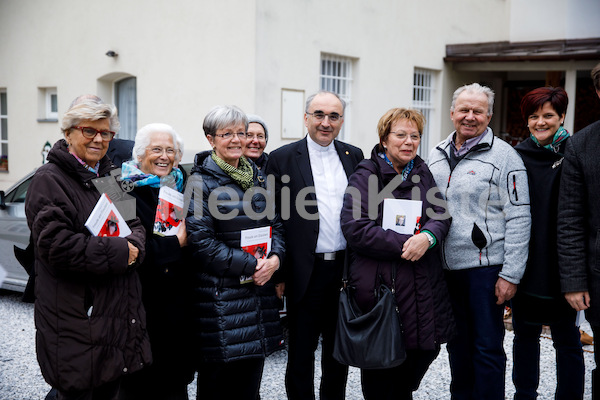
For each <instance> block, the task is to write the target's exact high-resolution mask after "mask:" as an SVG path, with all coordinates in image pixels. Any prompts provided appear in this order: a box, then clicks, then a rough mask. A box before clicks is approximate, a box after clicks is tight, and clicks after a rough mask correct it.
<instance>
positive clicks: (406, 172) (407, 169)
mask: <svg viewBox="0 0 600 400" xmlns="http://www.w3.org/2000/svg"><path fill="white" fill-rule="evenodd" d="M377 155H378V156H379V157H381V158H383V159H384V160H385V162H386V163H387V165H389V166H390V167H392V169H393V168H394V164H392V162H391V161H390V159H389V158H388V156H387V154H385V153H377ZM414 166H415V159H414V158H413V159H412V160H410V161H409V162H408V164H406V166H405V167H404V168H403V169H402V174H401V175H402V182H404V181H405V180H407V179H408V175H410V171H412V169H413V167H414Z"/></svg>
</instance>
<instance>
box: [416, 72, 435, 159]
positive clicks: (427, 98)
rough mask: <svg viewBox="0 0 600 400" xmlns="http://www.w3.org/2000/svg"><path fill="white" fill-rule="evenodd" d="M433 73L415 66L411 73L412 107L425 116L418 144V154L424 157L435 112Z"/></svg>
mask: <svg viewBox="0 0 600 400" xmlns="http://www.w3.org/2000/svg"><path fill="white" fill-rule="evenodd" d="M433 90H434V75H433V71H430V70H426V69H421V68H415V70H414V74H413V101H412V106H413V108H415V109H417V110H419V111H421V113H423V116H425V121H426V123H425V126H424V127H423V139H422V140H421V145H420V146H419V155H420V156H421V158H423V159H426V158H427V156H428V154H427V152H428V151H429V138H430V137H431V128H430V127H431V122H432V121H431V119H432V117H433V115H434V114H435V110H434V107H433Z"/></svg>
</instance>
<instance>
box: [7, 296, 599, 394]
mask: <svg viewBox="0 0 600 400" xmlns="http://www.w3.org/2000/svg"><path fill="white" fill-rule="evenodd" d="M0 327H1V328H0V400H41V399H44V396H45V394H46V393H47V392H48V390H49V389H50V387H49V386H48V384H46V382H45V381H44V379H43V378H42V375H41V373H40V369H39V367H38V364H37V360H36V358H35V346H34V336H35V329H34V324H33V305H32V304H26V303H22V302H21V301H20V295H19V294H16V293H11V292H7V291H2V290H0ZM582 329H583V330H585V331H586V332H588V333H589V334H591V329H590V328H589V324H587V322H585V321H584V323H583V324H582ZM512 339H513V333H512V332H511V331H508V330H507V331H506V338H505V340H504V348H505V350H506V354H507V356H508V363H507V370H508V372H507V374H506V398H507V399H509V398H512V397H513V394H514V387H513V384H512V381H511V377H510V370H511V366H512V355H511V351H512V350H511V349H512ZM541 345H542V349H541V353H542V356H541V358H542V360H541V363H540V368H541V374H542V376H541V379H540V387H539V390H538V392H539V393H540V396H539V397H538V399H539V400H550V399H553V398H554V388H555V385H556V367H555V355H554V348H553V347H552V340H550V339H546V338H542V339H541ZM584 348H585V350H586V351H585V352H584V356H585V366H586V382H585V393H586V397H585V398H586V399H590V398H591V395H590V393H591V382H590V380H591V378H590V371H591V370H592V369H593V368H594V366H595V363H594V357H593V356H594V355H593V353H591V351H592V350H593V349H592V346H585V347H584ZM317 353H318V352H317ZM285 364H286V352H285V351H280V352H278V353H275V354H273V355H272V356H270V357H269V358H268V359H267V362H266V363H265V370H264V376H263V382H262V386H261V399H262V400H281V399H285V398H286V397H285V390H284V387H283V382H284V373H285ZM318 365H319V364H318V363H317V368H315V369H316V374H315V382H316V383H317V382H318V379H320V369H319V367H318ZM449 384H450V371H449V368H448V355H447V352H446V349H445V347H444V348H442V351H441V353H440V355H439V357H438V358H437V359H436V360H435V361H434V362H433V364H432V365H431V367H430V369H429V371H428V372H427V374H426V375H425V377H424V379H423V381H422V383H421V387H420V388H419V390H418V391H417V392H415V395H414V399H415V400H426V399H427V400H429V399H440V400H441V399H450V394H449V389H448V388H449ZM316 385H317V387H318V383H317V384H316ZM195 392H196V385H195V383H194V384H192V385H190V387H189V393H190V399H194V398H195V395H194V394H195ZM346 398H347V399H349V400H359V399H362V398H363V397H362V394H361V390H360V373H359V371H358V370H357V369H356V368H350V374H349V377H348V386H347V396H346Z"/></svg>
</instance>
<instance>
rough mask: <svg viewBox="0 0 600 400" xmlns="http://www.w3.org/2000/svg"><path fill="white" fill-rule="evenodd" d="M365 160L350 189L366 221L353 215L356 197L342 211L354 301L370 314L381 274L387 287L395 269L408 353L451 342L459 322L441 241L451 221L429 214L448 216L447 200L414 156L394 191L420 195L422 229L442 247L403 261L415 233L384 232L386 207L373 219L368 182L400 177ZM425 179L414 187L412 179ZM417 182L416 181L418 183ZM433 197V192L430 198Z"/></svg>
mask: <svg viewBox="0 0 600 400" xmlns="http://www.w3.org/2000/svg"><path fill="white" fill-rule="evenodd" d="M376 149H377V147H376V148H375V149H374V150H373V153H372V154H371V159H369V160H364V161H362V162H361V163H360V164H359V165H358V167H357V168H356V172H355V173H354V174H353V175H352V176H351V177H350V180H349V182H348V187H349V188H356V189H358V191H359V192H360V194H361V217H360V218H358V219H354V218H353V217H352V196H351V195H349V194H346V196H345V197H344V207H343V208H342V220H341V222H342V231H343V232H344V236H345V237H346V240H347V242H348V245H349V246H350V248H351V250H352V252H353V254H354V257H353V260H352V263H351V265H350V277H349V285H350V286H352V287H355V298H356V301H357V304H358V306H359V307H360V308H361V309H362V310H363V311H368V310H370V309H371V308H373V306H374V305H375V303H376V298H375V288H376V287H377V286H378V282H379V280H378V278H377V276H378V275H381V277H382V278H383V281H384V282H385V284H386V285H388V287H389V286H390V284H391V271H392V268H395V269H396V286H395V288H396V293H395V294H396V301H397V304H398V307H399V312H400V318H401V320H402V324H403V325H404V339H405V342H406V348H407V349H422V350H432V349H435V348H436V347H437V346H439V345H440V344H441V343H444V342H447V341H448V339H450V337H451V336H452V334H453V331H454V319H453V316H452V310H451V306H450V300H449V297H448V289H447V286H446V282H445V280H444V274H443V271H442V264H441V259H440V254H439V243H440V242H441V241H442V240H443V239H444V237H445V236H446V234H447V233H448V229H449V227H450V219H449V218H443V219H440V220H435V219H431V218H430V217H429V216H428V212H429V213H431V212H432V211H433V212H434V213H435V214H438V215H442V214H444V213H445V212H446V210H445V208H444V205H443V204H444V202H443V200H441V196H440V195H439V192H438V190H437V186H436V184H435V181H434V179H433V176H432V175H431V172H429V169H428V168H427V165H426V164H425V162H424V161H423V160H422V159H421V158H420V157H418V156H417V157H416V158H415V164H414V168H413V170H412V172H411V173H410V175H409V177H408V179H407V180H405V181H403V182H402V183H401V184H400V185H399V186H398V187H396V189H394V190H393V192H392V193H393V195H394V198H396V199H409V200H415V199H414V198H413V197H412V195H411V193H413V191H416V190H417V189H418V191H419V192H420V197H421V198H420V200H422V201H423V211H422V216H421V225H422V226H421V229H425V230H428V231H430V232H431V233H432V234H433V235H434V236H435V237H436V239H437V244H436V245H435V246H434V247H433V248H431V249H429V250H427V252H425V254H424V255H423V257H422V258H421V259H420V260H419V261H416V262H411V261H407V260H403V259H402V258H401V255H402V246H403V245H404V243H405V242H406V240H408V238H409V237H411V236H412V235H402V234H399V233H397V232H394V231H392V230H384V229H382V228H381V220H382V213H383V207H382V206H380V207H379V212H378V216H377V219H376V220H375V221H373V220H371V219H369V216H368V211H367V210H368V198H369V196H368V187H369V186H368V180H369V177H370V176H371V175H375V176H378V170H379V174H380V175H379V176H380V177H381V179H379V181H380V182H381V183H382V185H383V186H380V188H379V189H378V190H379V191H381V188H382V187H384V186H386V185H387V184H388V183H389V182H390V181H391V180H392V179H393V178H394V177H396V176H397V175H398V174H397V172H396V171H395V170H394V169H393V168H392V167H390V166H389V165H388V164H387V163H386V162H385V161H384V160H383V159H381V158H380V157H379V156H377V154H376ZM415 175H418V176H419V177H420V179H419V180H418V182H417V183H413V177H415ZM414 180H417V179H414ZM430 190H433V193H435V196H436V199H437V201H436V202H435V204H432V203H431V202H430V200H429V199H431V197H428V196H427V192H428V191H430ZM429 196H431V194H430V195H429Z"/></svg>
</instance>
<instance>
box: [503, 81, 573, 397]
mask: <svg viewBox="0 0 600 400" xmlns="http://www.w3.org/2000/svg"><path fill="white" fill-rule="evenodd" d="M568 102H569V100H568V98H567V93H566V92H565V91H564V90H563V89H561V88H550V87H543V88H537V89H534V90H532V91H531V92H529V93H527V94H526V95H525V96H524V97H523V99H522V100H521V114H522V115H523V119H524V120H525V121H526V123H527V126H528V128H529V131H530V132H531V135H530V137H529V138H527V139H525V140H524V141H523V142H522V143H520V144H519V145H518V146H516V147H515V149H516V150H517V151H518V152H519V154H520V155H521V157H522V158H523V162H524V164H525V167H526V168H527V175H528V178H529V196H530V199H531V239H530V241H529V258H528V260H527V267H526V269H525V274H524V275H523V278H522V279H521V283H520V284H519V287H518V290H517V294H516V295H515V297H514V298H513V299H512V301H511V307H512V318H513V328H514V332H515V337H514V343H513V383H514V384H515V399H535V398H537V387H538V383H539V379H540V367H539V364H540V334H541V333H542V327H543V325H549V326H550V332H551V334H552V339H553V341H554V347H555V349H556V373H557V387H556V399H582V398H583V389H584V361H583V351H582V348H581V342H580V333H579V329H578V328H577V326H576V325H575V318H576V315H577V313H576V311H575V310H574V309H573V308H571V306H569V303H567V301H566V300H565V297H564V295H563V293H562V291H561V287H560V275H559V271H558V253H557V244H556V240H557V228H556V226H557V217H558V191H559V185H560V176H561V170H562V161H563V155H564V149H565V146H566V144H567V142H568V140H569V133H568V132H567V131H566V129H565V128H563V126H562V125H563V122H564V119H565V114H566V111H567V105H568Z"/></svg>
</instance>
